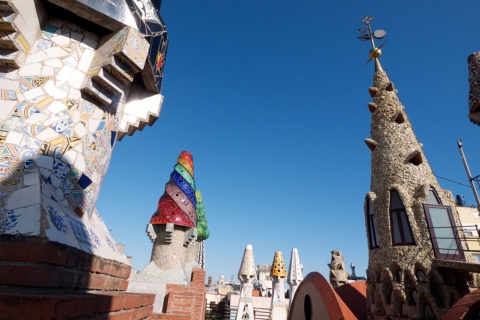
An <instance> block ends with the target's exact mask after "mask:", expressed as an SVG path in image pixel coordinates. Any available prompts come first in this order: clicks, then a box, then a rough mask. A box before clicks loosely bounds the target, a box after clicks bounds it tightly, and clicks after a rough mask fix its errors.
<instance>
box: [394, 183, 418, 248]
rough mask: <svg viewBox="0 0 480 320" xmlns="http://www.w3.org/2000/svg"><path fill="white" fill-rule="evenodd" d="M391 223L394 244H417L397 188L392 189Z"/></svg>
mask: <svg viewBox="0 0 480 320" xmlns="http://www.w3.org/2000/svg"><path fill="white" fill-rule="evenodd" d="M390 225H391V228H392V243H393V245H397V246H402V245H409V244H415V241H414V239H413V234H412V228H411V227H410V223H409V221H408V216H407V212H406V210H405V207H404V206H403V203H402V200H401V199H400V196H399V194H398V192H397V190H395V189H392V190H390Z"/></svg>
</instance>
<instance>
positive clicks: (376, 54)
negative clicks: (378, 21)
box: [358, 16, 387, 70]
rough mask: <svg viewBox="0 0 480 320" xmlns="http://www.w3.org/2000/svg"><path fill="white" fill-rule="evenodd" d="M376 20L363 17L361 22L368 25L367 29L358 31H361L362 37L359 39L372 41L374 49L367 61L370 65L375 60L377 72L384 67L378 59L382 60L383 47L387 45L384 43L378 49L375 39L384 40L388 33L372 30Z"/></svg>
mask: <svg viewBox="0 0 480 320" xmlns="http://www.w3.org/2000/svg"><path fill="white" fill-rule="evenodd" d="M373 20H375V18H374V17H371V16H365V17H363V19H362V20H360V22H361V23H364V24H365V25H366V27H363V28H360V29H358V31H360V33H361V35H360V36H358V39H360V40H362V41H368V40H370V42H371V44H372V49H371V50H370V53H369V54H370V58H369V59H368V60H367V62H366V63H365V64H367V63H369V62H370V61H371V60H373V59H375V70H382V67H381V66H380V63H379V62H378V58H380V56H381V55H382V50H381V49H382V47H383V45H384V44H385V42H384V43H382V44H381V45H380V46H379V47H378V48H377V47H376V46H375V41H374V40H373V39H382V38H384V37H385V36H386V35H387V33H386V32H385V31H384V30H375V31H374V32H372V28H371V26H370V25H371V23H372V21H373Z"/></svg>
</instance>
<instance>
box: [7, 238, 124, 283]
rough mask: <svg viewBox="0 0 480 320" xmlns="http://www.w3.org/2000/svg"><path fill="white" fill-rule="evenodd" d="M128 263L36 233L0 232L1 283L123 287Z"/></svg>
mask: <svg viewBox="0 0 480 320" xmlns="http://www.w3.org/2000/svg"><path fill="white" fill-rule="evenodd" d="M130 272H131V267H130V266H128V265H126V264H123V263H120V262H117V261H113V260H108V259H104V258H100V257H98V256H93V255H91V254H88V253H86V252H84V251H81V250H78V249H75V248H72V247H69V246H66V245H64V244H60V243H54V242H49V241H48V240H46V239H42V238H39V237H18V236H11V235H2V236H0V287H3V288H5V287H10V288H16V289H26V290H27V289H29V288H30V289H31V288H35V289H39V288H42V289H44V290H65V291H69V292H76V291H86V290H93V291H125V290H126V289H127V287H128V278H129V276H130Z"/></svg>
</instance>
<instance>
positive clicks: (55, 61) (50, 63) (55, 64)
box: [43, 58, 63, 68]
mask: <svg viewBox="0 0 480 320" xmlns="http://www.w3.org/2000/svg"><path fill="white" fill-rule="evenodd" d="M43 64H45V65H46V66H49V67H53V68H61V67H62V66H63V63H62V61H60V59H58V58H53V59H48V60H47V61H45V62H44V63H43Z"/></svg>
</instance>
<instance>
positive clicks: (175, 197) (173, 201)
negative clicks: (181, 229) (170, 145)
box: [150, 151, 197, 227]
mask: <svg viewBox="0 0 480 320" xmlns="http://www.w3.org/2000/svg"><path fill="white" fill-rule="evenodd" d="M193 168H194V166H193V157H192V154H191V153H190V152H188V151H182V152H181V153H180V156H179V157H178V159H177V163H176V164H175V166H174V168H173V171H172V173H171V174H170V180H169V181H168V182H167V184H166V185H165V192H164V193H163V195H162V196H161V197H160V200H159V201H158V209H157V211H156V212H155V213H154V214H153V216H152V218H151V219H150V223H151V224H167V223H173V224H176V225H180V226H185V227H196V225H197V212H196V206H197V197H196V195H195V191H196V188H195V180H194V179H193Z"/></svg>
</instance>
